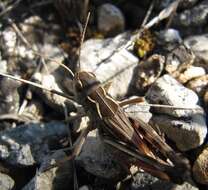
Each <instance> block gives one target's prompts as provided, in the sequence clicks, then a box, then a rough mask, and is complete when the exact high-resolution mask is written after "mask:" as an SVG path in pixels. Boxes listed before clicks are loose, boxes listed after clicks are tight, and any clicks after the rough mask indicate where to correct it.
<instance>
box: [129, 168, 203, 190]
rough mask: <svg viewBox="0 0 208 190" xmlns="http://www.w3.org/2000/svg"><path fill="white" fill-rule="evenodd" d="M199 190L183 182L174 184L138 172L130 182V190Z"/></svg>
mask: <svg viewBox="0 0 208 190" xmlns="http://www.w3.org/2000/svg"><path fill="white" fill-rule="evenodd" d="M150 189H151V190H159V189H162V190H173V189H174V190H199V189H198V188H197V187H195V186H192V185H191V184H189V183H187V182H185V183H183V184H182V185H176V184H174V183H171V182H168V181H162V180H160V179H158V178H156V177H153V176H151V175H150V174H147V173H142V172H141V173H138V174H137V175H136V176H135V177H134V181H133V183H132V184H131V190H150Z"/></svg>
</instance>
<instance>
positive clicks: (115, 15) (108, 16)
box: [97, 3, 125, 36]
mask: <svg viewBox="0 0 208 190" xmlns="http://www.w3.org/2000/svg"><path fill="white" fill-rule="evenodd" d="M97 23H98V24H97V25H98V30H99V31H100V32H102V33H103V34H105V35H108V36H109V35H117V34H119V33H121V32H123V30H124V28H125V18H124V16H123V14H122V12H121V11H120V10H119V8H118V7H116V6H115V5H112V4H110V3H106V4H103V5H101V6H100V7H99V8H98V19H97Z"/></svg>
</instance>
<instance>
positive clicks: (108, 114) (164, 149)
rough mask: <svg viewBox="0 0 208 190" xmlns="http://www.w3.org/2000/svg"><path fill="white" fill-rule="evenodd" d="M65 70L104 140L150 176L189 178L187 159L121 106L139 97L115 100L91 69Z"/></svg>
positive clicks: (73, 153) (74, 152)
mask: <svg viewBox="0 0 208 190" xmlns="http://www.w3.org/2000/svg"><path fill="white" fill-rule="evenodd" d="M168 11H169V9H168ZM169 12H170V11H169ZM161 15H162V14H161ZM159 16H160V15H159ZM165 16H166V15H165ZM159 18H160V17H159ZM160 19H163V17H161V18H160ZM67 70H68V71H69V72H70V73H71V74H72V75H73V84H74V88H75V97H76V101H77V102H78V103H79V104H80V105H82V106H83V108H84V110H85V112H86V115H87V116H88V117H89V118H90V120H91V122H92V123H96V124H98V125H96V127H97V128H98V130H99V132H100V134H101V137H102V139H103V141H104V142H105V143H106V144H108V145H110V146H112V147H114V148H116V149H117V150H119V151H122V152H123V153H125V154H126V155H128V156H130V157H133V158H135V161H134V164H135V165H137V166H138V167H139V168H141V169H143V170H144V171H146V172H148V173H150V174H151V175H153V176H156V177H158V178H161V179H163V180H170V181H173V182H175V183H178V184H181V183H183V182H184V181H189V182H192V179H191V169H190V164H189V161H188V159H187V158H186V157H184V156H183V155H182V154H180V153H176V152H175V151H174V150H173V149H172V148H171V147H170V146H169V145H168V144H167V143H166V142H165V141H164V140H163V139H162V138H161V137H160V136H159V135H158V134H157V132H156V131H155V130H154V129H153V128H152V127H151V126H150V125H148V124H147V123H144V122H143V121H142V120H139V119H137V120H136V119H133V118H131V117H129V116H128V115H127V114H126V113H125V112H124V110H123V108H122V107H123V106H124V105H127V104H129V103H130V102H131V103H132V102H138V101H140V100H141V99H135V100H131V101H130V102H129V101H123V102H118V101H116V100H114V99H113V98H112V97H110V95H108V93H107V88H104V87H102V85H101V83H100V81H99V80H97V79H96V76H95V75H94V74H93V73H91V72H85V71H78V72H77V73H75V74H73V73H72V71H71V70H69V68H68V69H67ZM0 75H1V76H4V77H9V78H11V79H15V80H19V81H21V82H24V83H28V84H30V85H33V86H36V87H38V88H42V89H45V90H48V91H49V92H51V93H56V94H58V95H61V96H63V97H65V98H68V99H71V96H68V95H67V94H64V93H61V92H57V91H55V90H52V89H46V88H44V87H43V86H41V85H39V84H36V83H33V82H30V81H26V80H24V79H18V78H15V77H13V76H11V75H8V74H3V73H0ZM94 127H95V126H94ZM94 127H93V126H92V125H89V126H88V127H86V128H85V129H83V130H82V132H81V134H80V136H79V137H78V139H77V140H76V142H75V143H74V144H73V146H72V147H71V148H70V149H69V152H70V155H69V156H68V157H67V158H66V159H65V160H70V159H73V158H74V157H76V156H77V155H78V154H79V153H80V151H81V148H82V145H83V144H84V141H85V139H86V137H87V134H88V133H89V132H90V131H91V130H93V129H94ZM65 160H62V161H59V162H57V163H56V164H55V165H59V164H61V163H62V162H63V161H65ZM51 167H53V165H52V166H51Z"/></svg>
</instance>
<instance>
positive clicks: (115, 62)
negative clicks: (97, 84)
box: [81, 33, 138, 97]
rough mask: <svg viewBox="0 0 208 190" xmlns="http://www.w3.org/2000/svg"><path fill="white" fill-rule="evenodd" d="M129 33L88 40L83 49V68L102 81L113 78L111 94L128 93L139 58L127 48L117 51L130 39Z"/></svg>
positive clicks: (115, 95) (118, 95)
mask: <svg viewBox="0 0 208 190" xmlns="http://www.w3.org/2000/svg"><path fill="white" fill-rule="evenodd" d="M130 38H131V36H130V34H129V33H124V34H121V35H118V36H117V37H115V38H112V39H106V40H99V39H91V40H87V41H86V42H85V43H84V44H83V47H82V51H81V70H84V71H89V72H93V73H94V74H95V75H96V76H97V78H98V79H99V80H100V81H101V82H108V81H111V80H112V84H111V87H110V89H109V94H110V95H111V96H113V97H120V96H123V95H124V94H126V92H127V90H128V86H129V83H130V81H131V78H132V74H133V69H134V67H135V66H136V65H137V63H138V58H136V57H135V56H133V55H132V54H131V53H130V52H128V51H127V50H126V49H123V50H121V51H119V52H118V51H117V50H118V49H119V48H120V47H121V45H124V44H126V43H127V42H128V41H129V40H130Z"/></svg>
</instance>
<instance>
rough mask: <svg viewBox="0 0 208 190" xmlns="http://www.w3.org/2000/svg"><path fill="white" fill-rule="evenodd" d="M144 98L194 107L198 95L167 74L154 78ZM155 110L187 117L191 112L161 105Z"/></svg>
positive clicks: (158, 102) (155, 101) (178, 105)
mask: <svg viewBox="0 0 208 190" xmlns="http://www.w3.org/2000/svg"><path fill="white" fill-rule="evenodd" d="M146 98H147V100H148V101H149V102H150V103H153V104H164V105H172V106H177V107H189V108H196V107H197V105H196V104H197V103H198V96H197V95H196V93H195V92H193V91H192V90H190V89H188V88H186V87H184V86H183V85H181V84H180V83H179V82H178V81H176V80H175V79H174V78H173V77H171V76H170V75H168V74H166V75H163V76H162V77H160V78H159V79H158V80H156V82H155V83H154V84H153V85H152V86H151V87H150V89H149V90H148V92H147V94H146ZM155 112H157V113H165V114H168V115H171V116H175V117H188V116H190V115H192V114H193V110H192V109H171V108H162V107H161V108H159V109H155Z"/></svg>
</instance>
